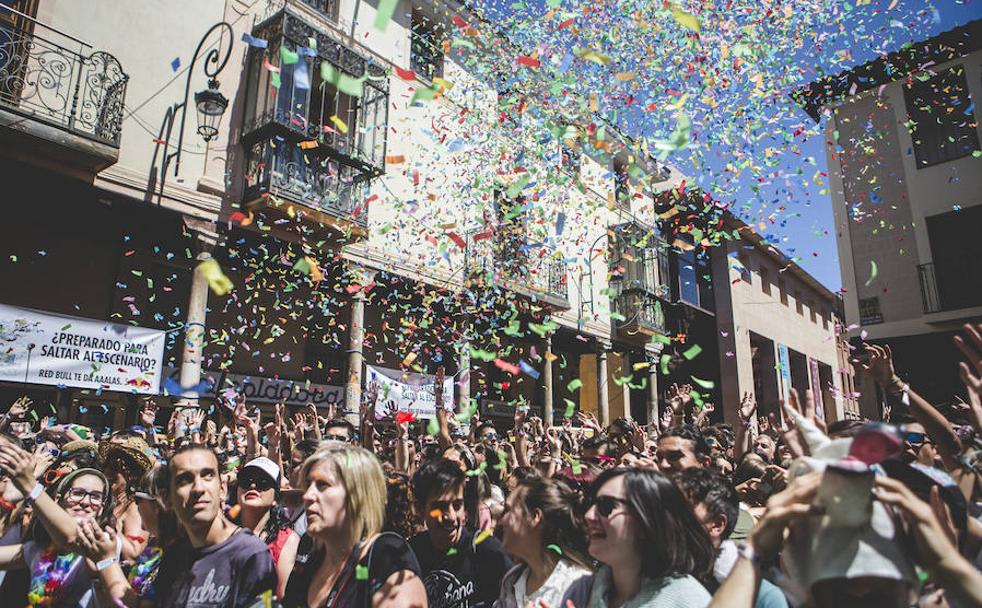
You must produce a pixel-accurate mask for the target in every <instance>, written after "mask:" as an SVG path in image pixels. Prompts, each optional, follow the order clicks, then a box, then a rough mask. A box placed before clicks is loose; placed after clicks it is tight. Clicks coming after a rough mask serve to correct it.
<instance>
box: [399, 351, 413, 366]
mask: <svg viewBox="0 0 982 608" xmlns="http://www.w3.org/2000/svg"><path fill="white" fill-rule="evenodd" d="M415 360H416V353H409V354H408V355H406V358H405V359H403V360H402V366H403V367H409V366H410V365H412V363H413V361H415Z"/></svg>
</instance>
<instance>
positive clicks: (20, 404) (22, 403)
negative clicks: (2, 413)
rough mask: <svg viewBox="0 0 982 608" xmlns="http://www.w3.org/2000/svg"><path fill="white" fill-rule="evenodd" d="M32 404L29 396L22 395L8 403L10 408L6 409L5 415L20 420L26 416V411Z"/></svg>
mask: <svg viewBox="0 0 982 608" xmlns="http://www.w3.org/2000/svg"><path fill="white" fill-rule="evenodd" d="M32 404H33V402H32V401H31V398H30V397H28V396H27V395H24V396H23V397H21V398H19V399H18V400H17V401H14V402H13V403H11V404H10V409H8V410H7V415H8V416H10V417H11V418H14V419H17V420H20V419H22V418H24V417H25V416H27V411H28V410H29V409H31V405H32Z"/></svg>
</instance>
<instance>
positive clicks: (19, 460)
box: [0, 443, 46, 494]
mask: <svg viewBox="0 0 982 608" xmlns="http://www.w3.org/2000/svg"><path fill="white" fill-rule="evenodd" d="M45 468H46V467H45ZM36 471H38V464H37V462H36V459H35V456H34V455H33V454H31V453H29V452H28V451H27V450H24V449H22V448H21V447H19V446H16V445H14V444H12V443H0V472H3V473H4V474H5V475H7V477H9V478H10V479H11V481H13V482H14V485H15V486H17V489H18V490H20V491H21V493H22V494H28V493H29V492H30V491H31V490H32V489H34V484H35V483H37V480H38V476H39V475H40V473H43V472H44V469H41V470H40V473H38V476H35V472H36Z"/></svg>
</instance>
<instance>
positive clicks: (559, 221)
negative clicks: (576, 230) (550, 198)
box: [556, 211, 566, 236]
mask: <svg viewBox="0 0 982 608" xmlns="http://www.w3.org/2000/svg"><path fill="white" fill-rule="evenodd" d="M565 225H566V214H565V213H563V212H562V211H560V212H559V217H557V218H556V236H559V235H561V234H562V233H563V227H564V226H565Z"/></svg>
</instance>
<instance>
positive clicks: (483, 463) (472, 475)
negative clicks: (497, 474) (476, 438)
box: [464, 460, 488, 477]
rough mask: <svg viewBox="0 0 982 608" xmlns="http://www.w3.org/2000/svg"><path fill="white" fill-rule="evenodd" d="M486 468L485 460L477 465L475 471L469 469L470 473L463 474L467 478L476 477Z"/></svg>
mask: <svg viewBox="0 0 982 608" xmlns="http://www.w3.org/2000/svg"><path fill="white" fill-rule="evenodd" d="M486 468H488V462H487V461H486V460H485V461H483V462H481V464H479V465H478V466H477V468H476V469H471V470H470V471H467V472H466V473H464V475H467V476H468V477H476V476H477V475H480V474H481V473H483V472H484V469H486Z"/></svg>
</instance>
